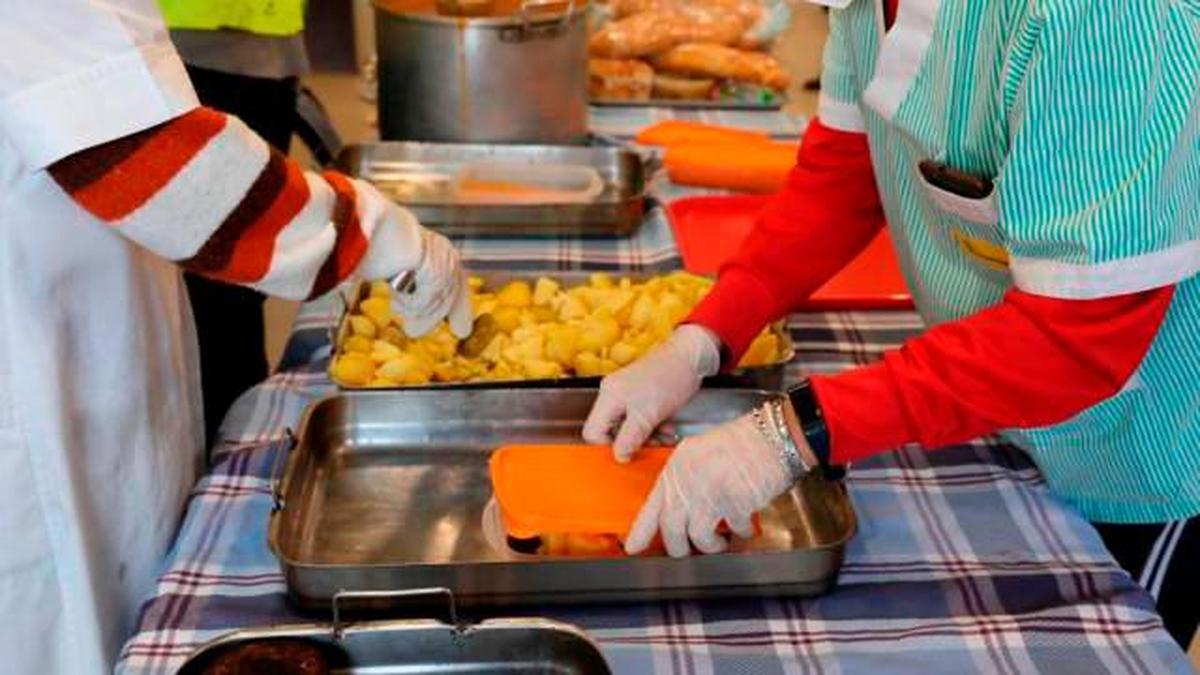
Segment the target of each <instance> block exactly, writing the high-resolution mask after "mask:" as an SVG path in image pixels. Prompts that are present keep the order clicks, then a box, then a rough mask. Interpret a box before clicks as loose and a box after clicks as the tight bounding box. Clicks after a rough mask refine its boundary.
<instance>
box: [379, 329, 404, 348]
mask: <svg viewBox="0 0 1200 675" xmlns="http://www.w3.org/2000/svg"><path fill="white" fill-rule="evenodd" d="M380 337H382V338H383V339H384V340H386V341H387V342H390V343H391V344H394V345H396V346H397V347H399V348H401V349H404V347H406V346H407V345H408V343H409V339H408V336H407V335H405V334H404V331H402V330H400V328H398V327H396V326H388V327H387V328H384V329H383V333H382V334H380Z"/></svg>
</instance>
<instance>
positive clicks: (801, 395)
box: [787, 379, 829, 469]
mask: <svg viewBox="0 0 1200 675" xmlns="http://www.w3.org/2000/svg"><path fill="white" fill-rule="evenodd" d="M787 397H788V400H789V401H791V404H792V410H793V411H794V412H795V413H796V419H797V420H799V421H800V429H801V431H803V432H804V438H805V440H807V441H808V447H810V448H812V451H813V454H814V455H816V458H817V461H818V462H819V463H820V465H821V467H822V468H825V469H828V468H829V427H827V426H826V425H825V415H824V414H823V413H822V412H821V405H820V403H818V402H817V396H816V394H815V393H813V387H812V382H811V381H810V380H808V379H805V380H804V381H803V382H801V383H800V384H798V385H796V386H795V387H792V388H791V389H789V390H788V392H787Z"/></svg>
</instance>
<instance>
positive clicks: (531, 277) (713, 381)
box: [330, 272, 796, 391]
mask: <svg viewBox="0 0 1200 675" xmlns="http://www.w3.org/2000/svg"><path fill="white" fill-rule="evenodd" d="M473 276H477V277H479V278H481V279H483V281H484V285H485V286H486V287H487V288H490V289H498V288H500V287H501V286H503V285H504V284H507V283H508V282H510V281H515V280H521V281H526V282H528V283H530V284H531V285H533V284H534V283H535V282H536V281H537V279H538V278H539V277H543V276H544V277H548V278H551V279H553V280H555V281H557V282H559V283H560V284H562V286H563V287H571V286H575V285H579V284H583V283H586V282H587V280H588V277H589V273H587V272H478V273H473ZM621 276H625V277H629V278H631V279H633V280H634V281H644V280H646V279H648V278H650V277H651V276H652V275H649V274H624V275H621ZM369 294H370V285H369V284H366V283H360V284H359V285H358V286H356V287H355V288H354V290H353V291H352V292H351V293H350V295H349V297H342V303H341V305H342V306H341V316H340V317H339V319H338V320H337V322H336V323H335V324H334V328H333V332H332V333H331V335H330V341H331V344H332V345H333V349H334V357H335V358H336V357H337V356H338V355H339V354H340V353H341V349H340V347H341V345H342V344H344V342H345V337H346V336H347V335H348V334H349V333H350V325H349V319H350V315H351V313H352V312H353V309H354V308H355V307H357V306H358V304H359V302H361V301H362V300H363V299H365V298H366V297H367V296H368V295H369ZM770 330H771V331H772V332H773V333H774V334H775V337H776V338H777V339H778V341H779V351H780V354H779V358H778V359H776V360H774V361H772V362H770V363H765V364H762V365H756V366H750V367H745V368H739V369H736V370H733V371H731V372H727V373H722V374H720V375H716V376H714V377H710V378H708V379H706V380H705V381H704V383H705V386H708V387H726V388H729V387H735V388H750V389H771V390H778V389H781V388H782V387H783V376H784V369H785V367H786V366H787V364H788V363H789V362H790V361H791V360H792V359H794V358H795V357H796V348H795V345H794V344H793V343H792V337H791V334H790V333H789V332H788V331H787V326H786V324H785V323H784V322H782V321H780V322H777V323H774V324H772V325H771V327H770ZM334 383H335V384H337V385H338V388H340V389H343V390H347V391H355V390H367V389H370V390H380V388H378V387H356V386H353V385H349V384H346V383H344V382H339V381H337V380H336V379H335V380H334ZM599 384H600V378H598V377H578V376H569V377H559V378H555V379H524V380H489V381H479V382H434V383H430V384H424V385H416V386H397V387H386V388H383V390H385V391H412V390H420V389H431V390H445V389H497V388H544V387H562V388H594V387H597V386H599Z"/></svg>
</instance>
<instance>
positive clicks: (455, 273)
mask: <svg viewBox="0 0 1200 675" xmlns="http://www.w3.org/2000/svg"><path fill="white" fill-rule="evenodd" d="M421 246H422V250H423V253H422V255H421V262H420V264H419V265H418V266H417V267H416V269H415V270H413V272H414V274H415V276H414V277H413V280H412V283H411V284H410V286H411V288H410V289H409V290H401V292H399V293H397V294H396V295H395V296H393V300H392V308H393V309H394V311H395V312H396V314H399V315H400V318H402V319H403V320H404V332H405V333H407V334H408V336H409V337H420V336H422V335H425V334H426V333H428V332H429V331H431V330H433V329H434V328H436V327H437V326H438V324H439V323H441V321H442V319H449V321H450V330H451V331H452V332H453V333H454V334H455V335H457V336H458V337H460V338H465V337H467V336H468V335H470V334H471V327H472V324H473V319H474V316H473V312H472V310H471V293H470V288H469V286H468V284H467V275H466V272H464V271H463V268H462V260H461V258H460V257H459V254H458V250H457V249H455V248H454V245H453V244H451V243H450V240H448V239H446V238H445V237H443V236H442V235H440V234H438V233H436V232H433V231H431V230H428V229H425V228H422V230H421Z"/></svg>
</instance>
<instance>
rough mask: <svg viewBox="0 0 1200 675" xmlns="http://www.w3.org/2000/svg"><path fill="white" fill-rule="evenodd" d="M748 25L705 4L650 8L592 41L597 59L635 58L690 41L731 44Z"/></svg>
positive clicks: (590, 46)
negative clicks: (703, 5) (678, 7)
mask: <svg viewBox="0 0 1200 675" xmlns="http://www.w3.org/2000/svg"><path fill="white" fill-rule="evenodd" d="M746 28H747V24H746V22H745V21H743V20H742V18H741V17H739V16H738V15H737V14H736V13H735V12H732V11H729V10H724V9H716V8H704V7H689V8H684V9H677V10H664V11H649V12H643V13H641V14H634V15H633V16H629V17H626V18H624V19H620V20H618V21H613V22H612V23H609V24H608V25H606V26H605V27H604V28H602V29H600V31H599V32H597V33H596V34H595V35H593V36H592V38H591V40H589V41H588V52H589V53H590V54H591V55H592V56H594V57H597V58H610V59H631V58H638V57H643V56H648V55H650V54H657V53H659V52H663V51H666V50H668V49H671V48H672V47H675V46H677V45H682V44H684V43H688V42H706V43H712V44H718V45H731V44H735V43H737V42H738V41H739V40H741V38H742V34H743V33H744V32H745V30H746Z"/></svg>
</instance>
